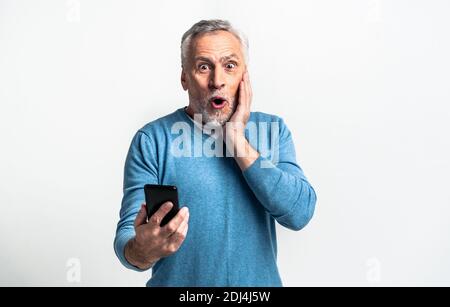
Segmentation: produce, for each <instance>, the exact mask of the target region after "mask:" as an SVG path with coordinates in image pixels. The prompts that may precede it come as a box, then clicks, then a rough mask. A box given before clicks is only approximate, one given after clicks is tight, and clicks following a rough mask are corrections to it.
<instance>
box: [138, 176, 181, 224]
mask: <svg viewBox="0 0 450 307" xmlns="http://www.w3.org/2000/svg"><path fill="white" fill-rule="evenodd" d="M144 192H145V202H146V204H147V217H148V218H150V217H151V216H152V215H153V214H154V213H155V212H156V211H158V209H159V208H160V207H161V205H162V204H164V203H165V202H167V201H170V202H172V203H173V207H172V209H171V210H170V212H169V213H167V214H166V216H165V217H164V218H163V220H162V221H161V226H164V225H166V224H167V223H169V222H170V220H171V219H172V218H173V217H174V216H175V215H177V213H178V211H180V207H179V205H178V190H177V187H176V186H172V185H157V184H146V185H145V186H144Z"/></svg>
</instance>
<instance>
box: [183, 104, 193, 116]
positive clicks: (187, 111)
mask: <svg viewBox="0 0 450 307" xmlns="http://www.w3.org/2000/svg"><path fill="white" fill-rule="evenodd" d="M184 111H185V112H186V114H187V115H189V117H190V118H192V119H194V110H193V109H192V107H191V106H190V105H189V106H187V107H186V108H185V109H184Z"/></svg>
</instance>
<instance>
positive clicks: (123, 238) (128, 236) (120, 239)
mask: <svg viewBox="0 0 450 307" xmlns="http://www.w3.org/2000/svg"><path fill="white" fill-rule="evenodd" d="M134 237H135V234H134V233H131V232H128V233H124V234H122V235H119V236H117V237H116V240H115V241H114V250H115V252H116V255H117V257H118V258H119V260H120V262H121V263H122V264H123V265H124V266H125V267H126V268H127V269H130V270H133V271H136V272H145V271H146V270H142V269H140V268H138V267H137V266H134V265H132V264H131V263H129V262H128V260H127V258H126V257H125V246H126V245H127V243H128V241H130V240H132V239H133V238H134Z"/></svg>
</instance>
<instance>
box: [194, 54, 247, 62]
mask: <svg viewBox="0 0 450 307" xmlns="http://www.w3.org/2000/svg"><path fill="white" fill-rule="evenodd" d="M233 58H236V59H237V60H239V56H238V55H237V54H236V53H233V54H230V55H227V56H223V57H221V58H220V62H222V63H223V62H226V61H228V60H231V59H233ZM195 61H196V62H197V61H205V62H209V63H212V61H211V59H209V58H207V57H203V56H199V57H196V58H195Z"/></svg>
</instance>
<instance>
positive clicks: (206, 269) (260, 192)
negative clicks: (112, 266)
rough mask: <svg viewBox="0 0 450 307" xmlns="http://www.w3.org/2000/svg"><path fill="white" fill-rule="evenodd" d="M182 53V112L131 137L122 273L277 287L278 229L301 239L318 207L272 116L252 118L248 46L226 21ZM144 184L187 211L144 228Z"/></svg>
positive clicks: (190, 36)
mask: <svg viewBox="0 0 450 307" xmlns="http://www.w3.org/2000/svg"><path fill="white" fill-rule="evenodd" d="M181 54H182V73H181V84H182V86H183V89H184V90H185V91H186V90H187V91H188V94H189V106H188V107H187V108H181V109H179V110H177V111H176V112H174V113H172V114H170V115H167V116H165V117H163V118H160V119H158V120H156V121H153V122H151V123H149V124H147V125H146V126H144V127H143V128H142V129H140V130H139V131H138V132H137V134H136V135H135V137H134V138H133V141H132V143H131V146H130V150H129V153H128V156H127V159H126V163H125V178H124V195H123V200H122V209H121V211H120V221H119V223H118V226H117V233H116V238H115V242H114V247H115V251H116V254H117V256H118V258H119V259H120V261H121V262H122V263H123V264H124V265H125V266H126V267H127V268H130V269H134V270H137V271H144V270H147V269H150V268H152V277H151V279H150V280H149V282H148V283H147V285H148V286H281V285H282V282H281V279H280V276H279V273H278V269H277V263H276V255H277V244H276V233H275V220H276V221H277V222H278V223H280V224H281V225H283V226H285V227H287V228H289V229H293V230H300V229H302V228H303V227H304V226H305V225H306V224H307V223H308V222H309V220H310V219H311V217H312V215H313V213H314V208H315V203H316V194H315V192H314V190H313V188H312V187H311V185H310V184H309V183H308V181H307V179H306V177H305V176H304V174H303V172H302V170H301V168H300V167H299V166H298V164H297V163H296V155H295V149H294V145H293V141H292V138H291V134H290V132H289V130H288V128H287V127H286V125H285V124H284V122H283V120H282V119H280V118H279V117H276V116H273V115H268V114H264V113H260V112H250V106H251V100H252V89H251V86H250V80H249V74H248V70H247V61H248V43H247V40H246V39H245V38H244V37H243V35H242V34H241V33H240V32H238V31H237V30H236V29H234V28H233V27H232V26H231V25H230V23H229V22H227V21H222V20H208V21H205V20H203V21H200V22H198V23H197V24H195V25H194V26H192V28H191V29H190V30H188V31H187V32H186V33H185V34H184V35H183V38H182V43H181ZM194 119H195V120H194ZM203 124H207V127H208V128H207V129H202V128H203ZM180 127H181V128H182V129H183V128H184V129H185V130H186V129H187V131H190V132H192V131H194V136H192V137H191V135H187V136H186V135H180V134H179V131H180ZM182 129H181V130H182ZM213 130H214V133H213ZM222 132H223V133H222ZM199 133H200V137H198V135H199ZM196 135H197V136H196ZM222 137H225V139H223V138H222ZM180 138H181V139H180ZM180 140H181V142H180ZM199 140H200V145H198V144H199V143H198V141H199ZM174 144H176V145H174ZM179 145H183V146H182V147H183V149H180V146H179ZM210 145H214V146H210ZM192 147H193V149H192ZM212 147H215V148H214V149H211V148H212ZM267 148H269V149H268V150H266V149H267ZM208 150H213V152H214V153H216V154H215V155H212V156H211V155H210V154H209V155H207V154H205V153H204V152H206V151H208ZM145 184H161V185H175V186H177V188H178V191H179V197H180V204H185V207H183V208H182V209H181V210H180V211H179V212H178V214H177V215H176V216H175V217H174V218H173V219H172V220H171V221H170V222H169V223H168V224H166V225H164V226H162V227H161V225H160V224H161V220H162V219H163V217H164V216H165V215H166V214H167V213H168V212H169V211H170V209H171V208H172V206H173V204H171V203H166V204H164V205H163V206H162V207H161V208H160V209H159V210H158V211H157V212H156V213H155V214H154V215H152V216H151V217H150V218H149V219H148V220H147V215H146V207H145V204H142V202H143V200H144V191H143V187H144V185H145ZM141 204H142V205H141Z"/></svg>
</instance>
